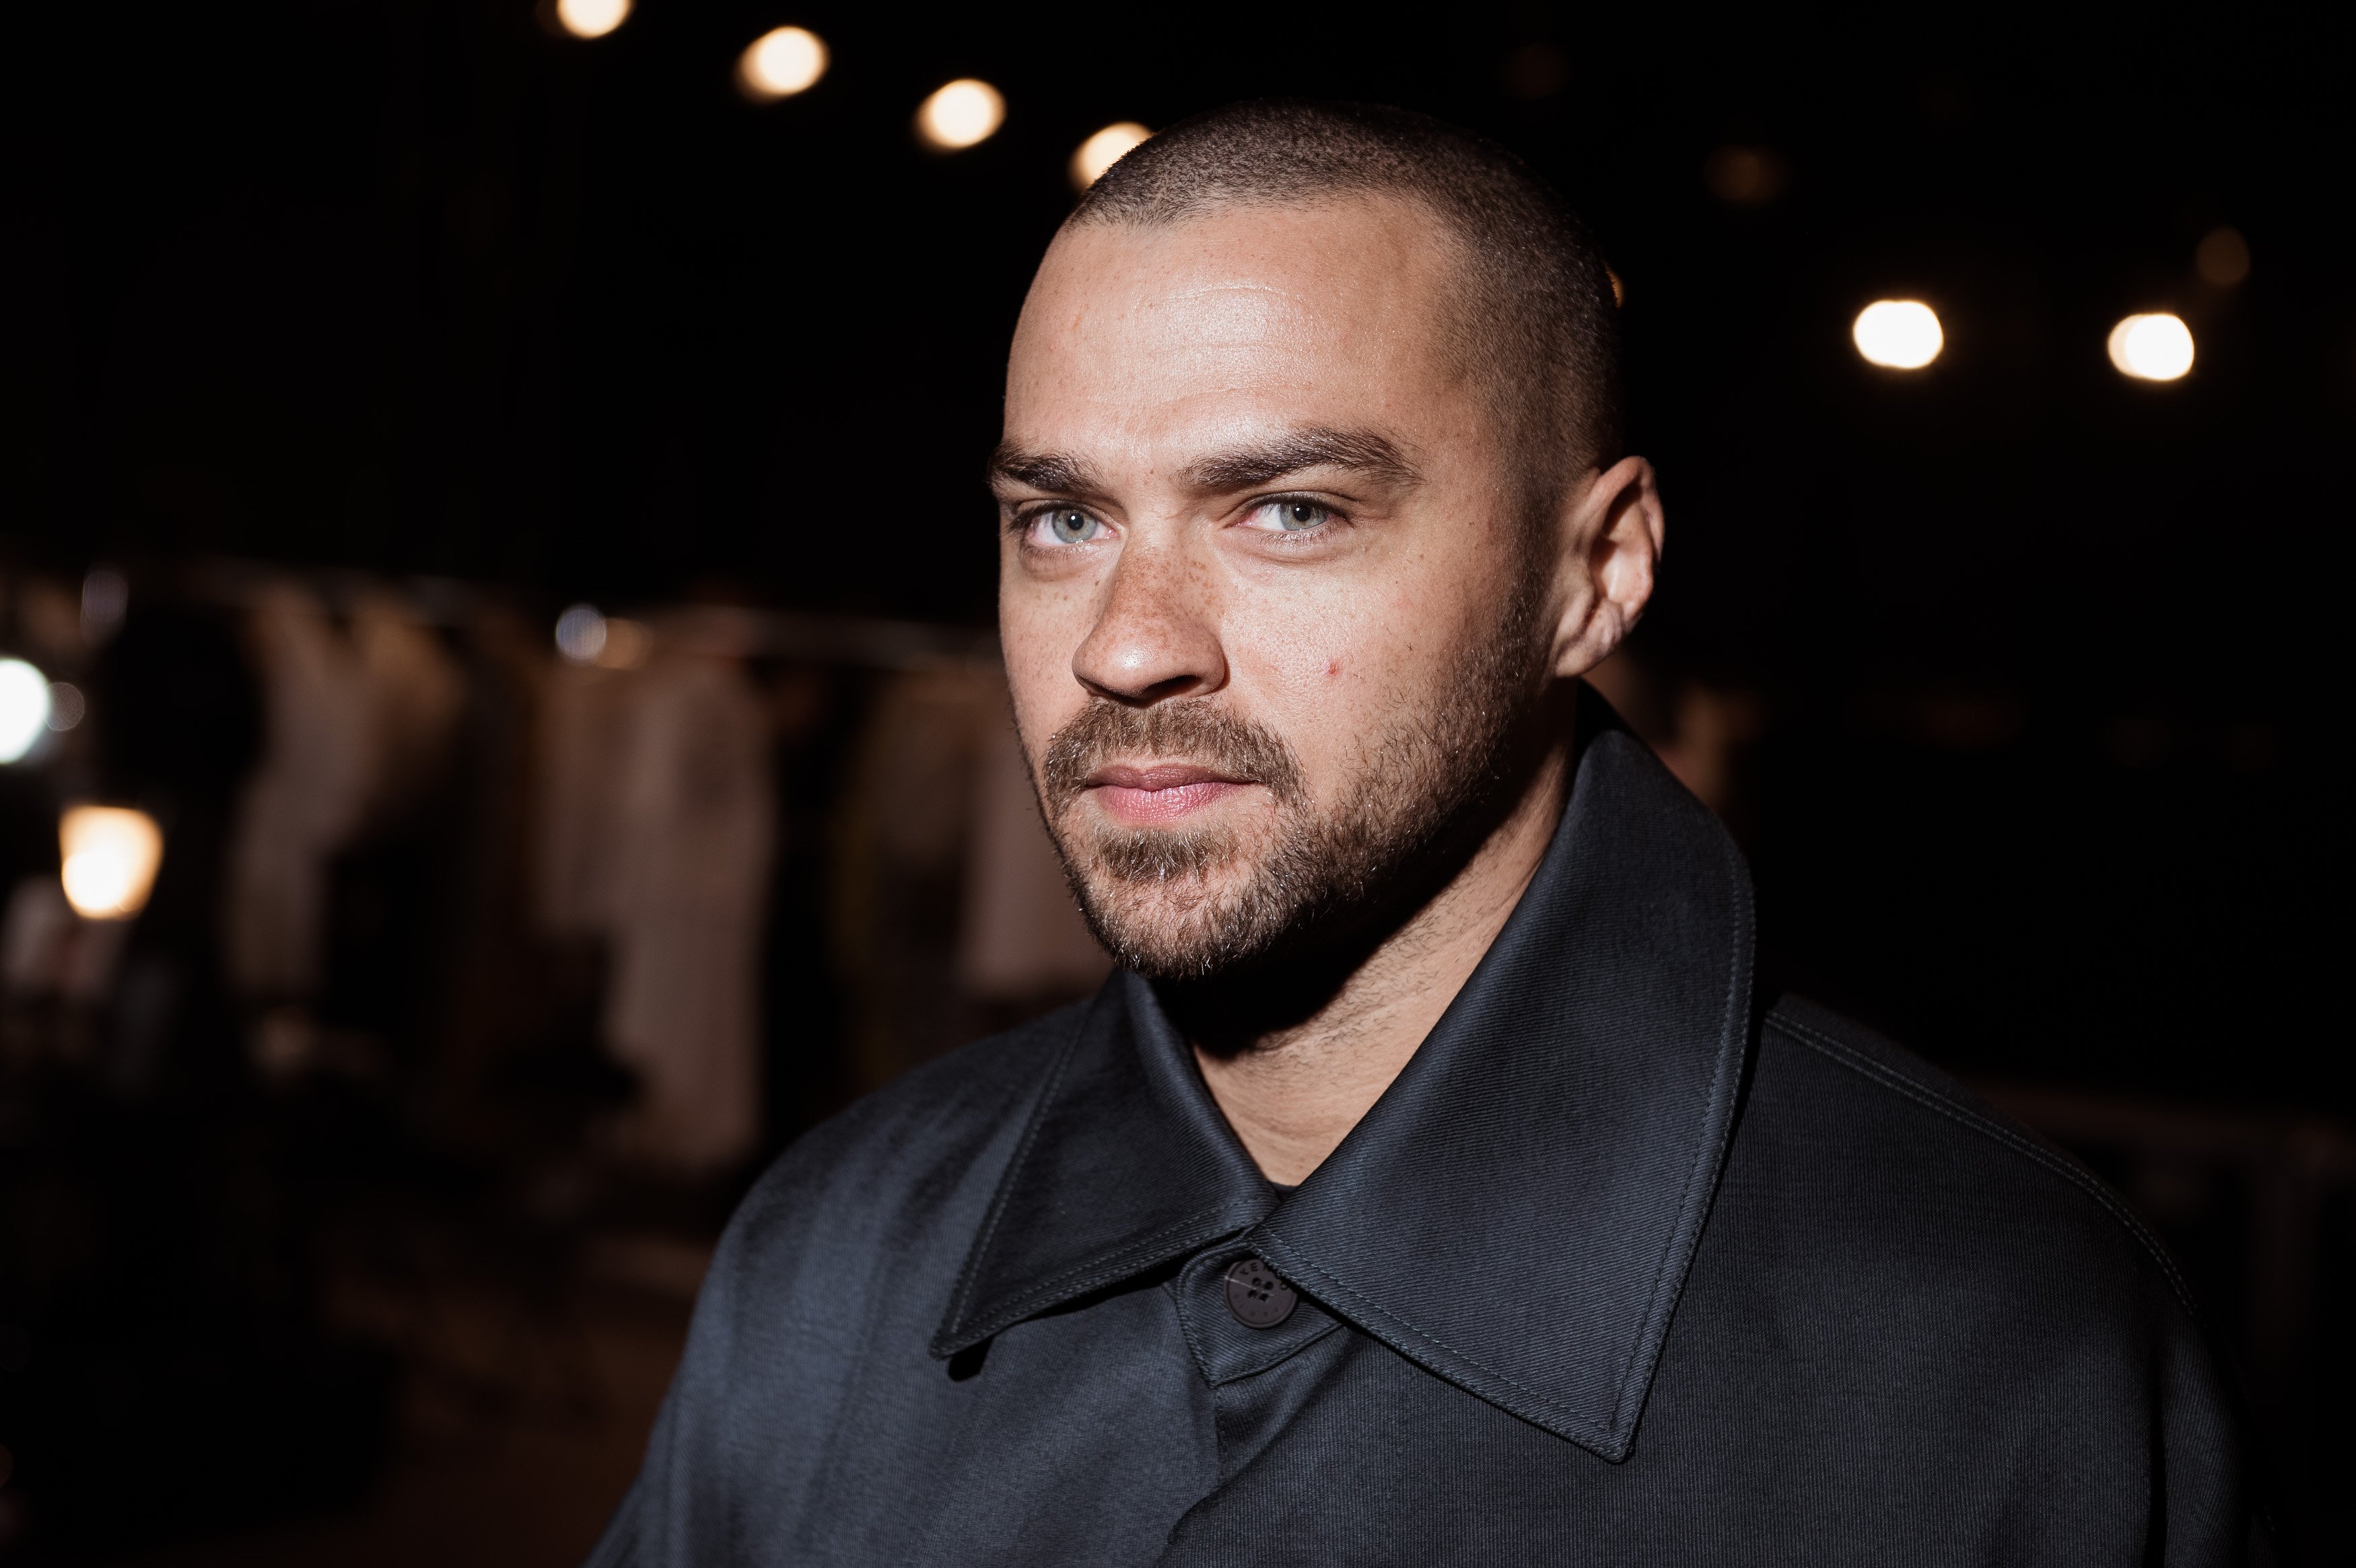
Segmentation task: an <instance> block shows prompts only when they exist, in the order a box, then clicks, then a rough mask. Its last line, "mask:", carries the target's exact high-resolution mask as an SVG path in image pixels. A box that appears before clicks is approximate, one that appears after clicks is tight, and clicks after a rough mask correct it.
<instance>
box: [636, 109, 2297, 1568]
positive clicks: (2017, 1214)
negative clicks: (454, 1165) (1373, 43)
mask: <svg viewBox="0 0 2356 1568" xmlns="http://www.w3.org/2000/svg"><path fill="white" fill-rule="evenodd" d="M1613 356H1614V330H1613V315H1612V293H1611V287H1610V282H1609V278H1608V274H1607V273H1606V272H1605V271H1604V268H1603V265H1602V262H1601V259H1600V257H1599V256H1598V255H1597V253H1596V251H1595V250H1594V248H1593V246H1592V245H1591V243H1590V241H1589V240H1587V239H1586V238H1585V236H1584V234H1583V233H1582V231H1581V230H1580V228H1579V227H1578V225H1577V224H1576V222H1575V221H1574V220H1573V219H1571V218H1570V217H1569V214H1568V213H1566V212H1565V211H1563V210H1562V209H1561V208H1560V207H1559V206H1558V203H1557V202H1556V201H1555V200H1554V198H1552V197H1550V196H1549V195H1548V194H1547V192H1546V190H1545V189H1544V188H1543V187H1541V186H1540V185H1539V184H1538V183H1537V180H1536V179H1535V177H1534V176H1531V175H1530V174H1529V173H1528V172H1527V171H1526V170H1525V169H1524V168H1523V167H1522V166H1521V165H1519V164H1518V163H1517V162H1515V160H1514V159H1513V158H1512V157H1510V156H1509V155H1506V154H1505V153H1503V152H1502V151H1500V150H1498V149H1496V148H1494V147H1493V146H1491V145H1489V144H1486V143H1483V142H1482V141H1480V140H1478V139H1477V138H1473V137H1471V136H1469V135H1466V134H1464V133H1460V132H1457V131H1454V130H1452V129H1450V128H1447V127H1444V126H1441V125H1439V124H1436V123H1432V122H1430V121H1427V120H1424V119H1421V118H1419V117H1417V116H1412V115H1408V114H1404V113H1399V112H1392V111H1387V110H1376V109H1363V108H1347V107H1321V106H1315V105H1305V104H1288V103H1263V104H1254V105H1246V106H1243V107H1239V108H1233V109H1228V110H1224V111H1220V112H1215V113H1212V114H1209V115H1206V116H1204V117H1202V118H1200V119H1197V120H1194V121H1192V122H1189V123H1185V124H1183V125H1180V126H1177V127H1174V128H1173V129H1171V130H1169V131H1166V132H1164V133H1162V135H1160V136H1158V137H1156V138H1155V139H1153V140H1152V141H1150V142H1148V143H1146V144H1144V145H1143V146H1142V147H1141V149H1140V150H1138V151H1136V152H1133V153H1131V154H1130V155H1129V156H1128V158H1126V159H1125V160H1123V161H1122V162H1121V163H1120V164H1119V165H1116V166H1115V167H1114V168H1113V169H1112V171H1111V172H1110V173H1108V175H1107V176H1105V177H1104V178H1103V179H1102V180H1101V181H1100V182H1099V183H1098V185H1097V187H1095V188H1094V189H1093V190H1091V191H1090V193H1089V194H1088V195H1087V197H1086V198H1085V199H1084V200H1083V201H1082V202H1081V203H1080V205H1079V208H1077V210H1076V211H1075V212H1074V214H1073V215H1072V218H1071V219H1070V221H1069V222H1068V223H1066V225H1065V227H1064V229H1063V231H1062V232H1061V233H1060V234H1059V235H1058V236H1057V237H1056V239H1055V243H1054V244H1053V246H1052V247H1051V248H1050V249H1049V251H1048V253H1047V256H1046V259H1045V261H1044V262H1043V263H1042V265H1041V267H1040V270H1039V273H1038V277H1037V279H1036V281H1035V282H1034V283H1033V287H1032V291H1031V294H1030V298H1029V300H1028V302H1027V303H1026V304H1025V306H1024V308H1023V316H1022V320H1021V324H1020V325H1019V326H1018V327H1017V329H1016V332H1015V338H1014V346H1013V352H1012V360H1011V363H1010V366H1009V369H1008V377H1007V394H1006V427H1005V440H1004V443H1003V444H1002V445H1001V448H1000V450H999V452H998V453H997V456H996V458H995V460H994V462H993V464H992V470H991V481H992V485H993V487H994V488H995V490H996V493H997V496H998V500H999V504H1000V510H1001V520H1002V525H1003V539H1002V543H1001V602H1000V613H1001V635H1002V638H1003V641H1004V645H1005V651H1006V662H1007V671H1008V676H1009V678H1010V680H1011V683H1012V691H1013V696H1014V708H1015V718H1016V724H1017V729H1018V731H1020V734H1021V737H1022V741H1023V747H1024V751H1025V754H1026V755H1027V757H1028V758H1029V760H1030V763H1031V764H1032V768H1033V774H1034V779H1035V783H1036V784H1037V787H1038V792H1039V799H1040V805H1041V808H1042V812H1043V814H1044V817H1045V819H1046V822H1047V825H1048V827H1049V828H1050V830H1051V832H1052V834H1053V836H1054V838H1055V843H1056V846H1057V848H1058V849H1059V851H1060V852H1061V854H1062V856H1063V858H1064V860H1065V863H1066V868H1067V869H1068V871H1069V873H1070V877H1071V881H1072V886H1073V890H1074V891H1075V892H1076V895H1077V896H1078V898H1079V900H1080V901H1081V903H1082V905H1083V906H1084V908H1085V911H1086V912H1087V917H1088V920H1089V922H1090V923H1091V925H1092V926H1093V928H1094V929H1095V931H1096V932H1097V933H1098V936H1099V938H1100V939H1101V940H1102V941H1103V943H1104V944H1105V945H1106V946H1107V948H1108V949H1109V950H1110V952H1111V953H1112V954H1113V955H1115V957H1116V958H1117V959H1118V960H1119V965H1120V969H1119V971H1118V972H1117V973H1116V974H1115V976H1114V977H1113V979H1112V980H1111V981H1110V982H1109V983H1108V985H1107V986H1106V987H1105V989H1104V991H1103V992H1102V993H1101V994H1100V995H1099V996H1098V997H1097V998H1096V999H1095V1000H1094V1001H1093V1002H1090V1003H1088V1004H1087V1005H1085V1006H1082V1007H1078V1008H1071V1009H1067V1010H1066V1011H1064V1012H1061V1013H1058V1014H1055V1015H1054V1016H1052V1017H1049V1018H1046V1019H1041V1020H1040V1021H1038V1022H1037V1023H1035V1024H1033V1025H1030V1026H1028V1027H1026V1028H1023V1029H1017V1030H1015V1031H1013V1032H1012V1033H1011V1034H1009V1035H1006V1036H1003V1037H1001V1038H999V1039H996V1040H987V1041H984V1042H982V1043H980V1044H979V1045H976V1046H973V1047H970V1048H969V1049H968V1050H966V1051H962V1052H959V1053H958V1054H957V1055H954V1056H952V1057H949V1058H948V1059H946V1060H944V1061H939V1062H937V1063H934V1064H932V1065H930V1066H928V1067H926V1068H925V1069H923V1070H921V1071H919V1072H915V1073H912V1074H911V1075H909V1077H907V1078H906V1079H905V1080H904V1081H902V1082H901V1083H897V1084H895V1085H894V1086H893V1087H892V1088H890V1089H888V1090H886V1091H884V1092H883V1093H880V1094H877V1095H875V1096H873V1097H872V1098H870V1099H869V1100H867V1101H865V1102H864V1103H862V1104H860V1105H858V1106H856V1107H854V1108H853V1109H852V1110H851V1111H850V1112H849V1113H847V1114H846V1115H843V1116H841V1117H840V1118H838V1119H837V1120H836V1121H834V1122H833V1123H831V1124H830V1125H827V1126H826V1127H823V1128H821V1129H820V1130H819V1131H818V1132H816V1133H814V1134H812V1135H811V1136H809V1137H808V1138H806V1139H805V1140H803V1142H802V1143H801V1144H800V1145H798V1147H796V1148H794V1149H793V1150H792V1151H791V1152H789V1153H788V1154H787V1156H786V1157H784V1159H783V1160H781V1161H780V1162H779V1164H778V1165H777V1167H776V1168H775V1169H774V1170H773V1171H771V1172H770V1173H769V1174H768V1176H767V1177H766V1178H765V1179H763V1181H762V1182H761V1184H760V1185H759V1187H758V1188H757V1189H755V1191H754V1193H753V1194H752V1196H751V1197H750V1198H749V1199H748V1200H746V1201H745V1203H744V1208H743V1210H742V1211H741V1212H740V1213H739V1214H738V1215H737V1217H736V1220H735V1221H734V1224H733V1225H732V1226H731V1228H730V1231H729V1233H728V1236H727V1239H726V1241H725V1243H723V1246H722V1248H721V1251H720V1253H719V1255H718V1257H717V1258H716V1260H715V1261H714V1264H713V1265H712V1275H711V1278H710V1280H709V1282H708V1283H707V1284H706V1285H705V1287H704V1291H703V1296H702V1299H701V1303H700V1304H699V1306H698V1307H697V1311H696V1318H695V1326H694V1329H693V1331H692V1334H691V1340H690V1344H689V1347H688V1350H687V1354H686V1358H685V1360H684V1362H683V1364H682V1366H681V1367H680V1372H679V1375H678V1379H677V1381H675V1382H674V1384H673V1386H672V1389H671V1392H670V1395H669V1401H668V1402H667V1403H666V1405H665V1407H664V1410H663V1413H662V1416H661V1418H660V1420H659V1424H658V1425H657V1428H656V1431H655V1434H654V1437H653V1439H652V1443H651V1445H650V1447H649V1450H648V1457H647V1461H646V1467H645V1469H644V1470H643V1472H642V1473H641V1474H640V1476H639V1477H638V1480H637V1485H636V1487H635V1488H633V1489H632V1491H631V1494H630V1496H629V1498H628V1499H627V1500H626V1502H625V1503H624V1505H623V1507H622V1509H621V1511H620V1513H619V1514H618V1516H617V1517H616V1520H615V1521H614V1523H613V1525H612V1527H611V1528H610V1530H609V1531H608V1533H607V1536H606V1538H605V1541H604V1543H603V1544H602V1545H601V1547H600V1548H599V1553H598V1557H597V1559H596V1561H598V1562H599V1563H615V1564H619V1563H643V1564H678V1565H681V1568H683V1565H685V1564H689V1563H698V1564H705V1563H1025V1564H1033V1563H1090V1564H1096V1563H1190V1564H1191V1563H1205V1564H1208V1563H1219V1564H1233V1563H1255V1564H1258V1563H1435V1562H1459V1561H1462V1562H1509V1561H1510V1562H1546V1563H1553V1562H1596V1563H1627V1562H1639V1561H1642V1562H1664V1563H1668V1562H1676V1563H1686V1562H1703V1561H1719V1562H1745V1563H1749V1562H1758V1561H1765V1560H1775V1561H1789V1562H1794V1563H1810V1564H1822V1563H1882V1564H1887V1563H1933V1562H1940V1563H1944V1562H1954V1563H2071V1564H2083V1563H2149V1562H2163V1561H2164V1562H2168V1563H2222V1562H2230V1561H2237V1560H2240V1559H2241V1558H2242V1557H2244V1555H2245V1554H2246V1553H2247V1552H2250V1551H2251V1550H2253V1542H2254V1539H2255V1538H2254V1526H2253V1523H2252V1517H2251V1511H2250V1507H2249V1504H2248V1502H2247V1500H2246V1497H2245V1483H2244V1477H2243V1475H2242V1471H2241V1462H2240V1458H2239V1453H2238V1447H2237V1443H2236V1438H2235V1435H2234V1433H2233V1424H2232V1421H2231V1419H2230V1416H2229V1414H2228V1401H2227V1397H2226V1394H2225V1392H2224V1390H2223V1387H2222V1381H2221V1378H2220V1375H2219V1372H2218V1370H2217V1367H2216V1364H2215V1363H2214V1361H2213V1360H2211V1356H2210V1354H2209V1352H2208V1350H2207V1349H2205V1348H2204V1344H2203V1340H2202V1338H2201V1332H2200V1330H2199V1329H2198V1328H2197V1327H2196V1323H2195V1319H2194V1317H2193V1315H2192V1310H2191V1308H2190V1306H2189V1304H2188V1303H2187V1301H2186V1299H2185V1297H2184V1293H2183V1290H2182V1287H2181V1285H2180V1284H2179V1282H2178V1280H2177V1278H2176V1275H2175V1274H2174V1272H2173V1271H2172V1270H2171V1269H2170V1267H2169V1264H2168V1263H2167V1261H2166V1260H2165V1259H2164V1258H2163V1257H2162V1256H2161V1255H2160V1253H2158V1250H2157V1249H2156V1248H2155V1247H2154V1246H2153V1245H2152V1243H2150V1241H2149V1239H2148V1238H2147V1236H2146V1235H2145V1234H2144V1233H2143V1232H2142V1231H2141V1230H2140V1229H2138V1228H2137V1227H2136V1223H2135V1221H2133V1220H2132V1219H2130V1218H2129V1217H2128V1216H2127V1215H2126V1211H2124V1210H2123V1209H2122V1208H2121V1207H2120V1206H2119V1204H2118V1203H2117V1202H2116V1200H2114V1199H2112V1198H2111V1197H2110V1196H2109V1195H2108V1194H2107V1193H2105V1192H2104V1190H2103V1189H2102V1188H2101V1187H2100V1186H2099V1185H2097V1184H2096V1183H2095V1182H2094V1181H2093V1180H2092V1179H2089V1178H2087V1177H2086V1176H2084V1175H2083V1174H2082V1173H2080V1172H2079V1171H2078V1170H2077V1169H2076V1168H2074V1167H2073V1166H2072V1165H2070V1164H2069V1163H2068V1162H2067V1161H2066V1160H2064V1159H2062V1158H2061V1157H2058V1156H2056V1155H2053V1154H2051V1153H2050V1152H2048V1151H2046V1150H2045V1149H2044V1148H2042V1147H2040V1146H2039V1145H2038V1144H2036V1143H2034V1142H2033V1141H2031V1140H2030V1139H2029V1137H2027V1136H2025V1135H2023V1134H2021V1133H2020V1132H2019V1131H2018V1130H2016V1129H2014V1128H2013V1127H2011V1126H2009V1125H2007V1124H2006V1123H2004V1122H2003V1121H2002V1120H2001V1119H2000V1118H1998V1117H1997V1116H1995V1115H1992V1114H1991V1113H1989V1112H1988V1111H1987V1110H1986V1109H1984V1108H1982V1107H1980V1106H1978V1105H1977V1104H1975V1103H1974V1102H1973V1101H1972V1100H1971V1099H1970V1098H1969V1097H1968V1096H1966V1095H1965V1094H1964V1093H1961V1092H1960V1091H1958V1090H1957V1089H1956V1088H1955V1087H1954V1085H1953V1084H1952V1083H1948V1082H1947V1081H1945V1080H1944V1079H1943V1078H1941V1077H1940V1076H1939V1075H1938V1074H1937V1073H1935V1072H1933V1071H1932V1070H1931V1069H1929V1068H1927V1067H1926V1066H1924V1065H1923V1064H1922V1063H1921V1062H1919V1061H1915V1060H1914V1059H1912V1057H1909V1056H1907V1055H1906V1054H1905V1053H1903V1052H1902V1051H1898V1050H1897V1049H1896V1048H1894V1047H1892V1046H1890V1045H1888V1044H1886V1043H1884V1042H1882V1041H1880V1040H1877V1039H1875V1038H1873V1037H1871V1036H1869V1035H1868V1034H1866V1033H1865V1032H1864V1031H1862V1030H1859V1029H1856V1028H1855V1027H1853V1026H1851V1025H1849V1024H1847V1023H1845V1022H1843V1021H1841V1020H1840V1019H1837V1018H1834V1017H1832V1016H1830V1015H1828V1014H1826V1013H1825V1012H1824V1011H1822V1010H1820V1009H1818V1008H1814V1007H1811V1006H1809V1005H1807V1004H1805V1003H1802V1002H1796V1001H1772V999H1769V998H1762V997H1756V996H1754V995H1753V992H1752V988H1751V984H1752V983H1751V940H1752V938H1751V895H1750V890H1749V883H1748V880H1747V877H1746V875H1745V872H1744V869H1743V866H1742V862H1741V859H1740V856H1739V855H1738V854H1737V852H1736V851H1735V849H1734V848H1733V846H1732V844H1731V843H1730V840H1729V839H1728V838H1727V837H1726V835H1725V834H1724V832H1723V831H1722V830H1721V829H1720V828H1719V825H1718V824H1717V822H1716V821H1715V820H1714V819H1713V818H1712V817H1711V816H1709V814H1708V812H1707V811H1705V810H1704V809H1703V808H1702V807H1701V806H1700V805H1698V804H1697V803H1696V802H1695V801H1694V800H1693V799H1692V798H1691V797H1690V796H1689V795H1686V794H1685V793H1684V792H1683V791H1682V790H1681V789H1680V788H1679V787H1678V786H1677V784H1676V783H1675V782H1674V781H1673V780H1672V779H1671V778H1670V776H1669V775H1668V774H1667V773H1665V770H1664V769H1663V768H1662V767H1661V766H1660V765H1659V763H1657V762H1656V761H1655V760H1654V758H1653V757H1652V756H1651V755H1650V754H1649V753H1648V752H1646V751H1645V750H1644V747H1643V746H1642V745H1641V744H1640V743H1638V742H1637V741H1634V740H1633V738H1631V737H1630V736H1629V735H1628V734H1627V733H1626V731H1624V730H1622V728H1621V727H1620V726H1619V725H1618V723H1617V722H1616V720H1614V719H1613V717H1612V714H1611V713H1610V712H1609V710H1608V709H1604V708H1603V706H1602V705H1601V702H1600V701H1598V700H1597V699H1593V698H1592V697H1591V696H1589V697H1581V696H1580V695H1579V694H1580V690H1581V688H1580V682H1579V677H1580V675H1581V674H1582V673H1583V672H1584V671H1586V670H1589V669H1590V668H1592V667H1594V666H1595V664H1596V663H1597V662H1598V661H1599V660H1601V659H1602V658H1603V657H1604V656H1606V655H1608V654H1609V653H1611V651H1612V648H1613V647H1614V646H1615V645H1617V644H1618V643H1619V642H1620V640H1621V639H1622V637H1623V636H1624V635H1626V634H1627V631H1628V629H1629V628H1630V627H1631V626H1632V625H1633V624H1635V621H1636V619H1637V617H1638V616H1639V615H1640V614H1641V613H1643V611H1644V604H1645V602H1646V600H1647V599H1648V597H1649V596H1650V594H1651V592H1652V588H1653V580H1654V571H1655V566H1656V564H1657V562H1658V560H1659V556H1660V551H1661V540H1662V528H1663V517H1662V508H1661V502H1660V498H1659V496H1658V494H1657V493H1656V491H1655V485H1654V478H1653V473H1652V470H1651V468H1650V467H1649V466H1648V465H1647V464H1645V463H1644V460H1643V459H1642V458H1638V457H1633V456H1627V455H1624V454H1623V453H1622V451H1621V448H1620V442H1621V434H1620V421H1619V397H1620V393H1619V383H1618V379H1617V372H1616V368H1615V362H1614V357H1613Z"/></svg>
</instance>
